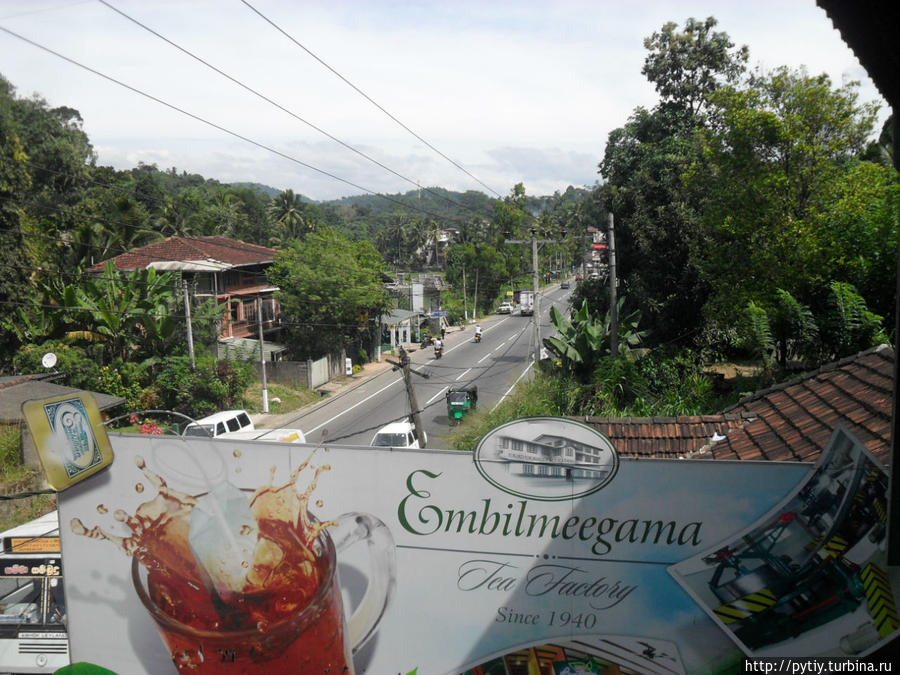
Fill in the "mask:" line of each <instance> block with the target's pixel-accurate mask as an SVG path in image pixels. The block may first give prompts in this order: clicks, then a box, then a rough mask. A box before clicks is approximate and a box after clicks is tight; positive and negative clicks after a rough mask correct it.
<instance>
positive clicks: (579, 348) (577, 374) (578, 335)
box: [543, 297, 646, 382]
mask: <svg viewBox="0 0 900 675" xmlns="http://www.w3.org/2000/svg"><path fill="white" fill-rule="evenodd" d="M624 303H625V298H624V297H622V298H620V299H619V302H618V305H617V309H618V311H619V316H620V318H619V320H618V330H619V349H620V354H621V355H623V356H625V355H627V353H628V352H629V351H631V350H632V349H634V348H636V347H637V346H639V345H640V344H641V342H642V340H643V339H644V337H646V332H645V331H640V330H638V323H639V321H640V316H641V315H640V312H639V311H635V312H632V313H631V314H629V315H627V316H621V311H622V308H623V307H624ZM550 323H551V324H553V327H554V328H556V331H557V333H558V335H555V336H553V337H548V338H544V341H543V342H544V346H545V347H546V348H547V349H548V350H549V351H550V352H551V353H552V354H553V355H554V356H555V357H556V359H557V361H558V363H559V367H560V368H561V369H562V371H563V373H564V374H566V375H570V376H572V377H574V378H576V379H578V380H579V381H580V382H588V381H590V379H591V376H592V375H593V373H594V370H595V368H596V367H597V364H598V363H599V362H600V360H601V359H603V358H604V357H606V356H609V354H610V334H611V324H612V315H611V314H610V313H607V315H606V317H605V318H604V319H603V320H597V319H595V318H594V317H592V316H591V312H590V310H589V309H588V305H587V300H585V301H584V302H582V304H581V307H580V308H579V309H578V310H576V311H573V312H572V318H571V320H570V319H568V318H567V317H566V316H565V315H564V314H563V313H562V312H560V311H559V310H558V309H556V307H551V308H550Z"/></svg>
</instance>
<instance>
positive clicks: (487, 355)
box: [478, 352, 494, 363]
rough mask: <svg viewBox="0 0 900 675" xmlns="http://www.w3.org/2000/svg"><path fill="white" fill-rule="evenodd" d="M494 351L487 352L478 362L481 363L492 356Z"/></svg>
mask: <svg viewBox="0 0 900 675" xmlns="http://www.w3.org/2000/svg"><path fill="white" fill-rule="evenodd" d="M493 353H494V352H488V353H487V354H485V355H484V356H482V357H481V358H480V359H478V363H481V362H482V361H484V360H485V359H489V358H490V357H491V354H493Z"/></svg>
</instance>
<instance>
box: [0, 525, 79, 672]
mask: <svg viewBox="0 0 900 675" xmlns="http://www.w3.org/2000/svg"><path fill="white" fill-rule="evenodd" d="M67 665H69V636H68V632H67V630H66V600H65V595H64V593H63V572H62V550H61V549H60V545H59V515H58V514H57V512H56V511H52V512H51V513H48V514H46V515H43V516H41V517H40V518H36V519H35V520H32V521H30V522H28V523H25V524H23V525H18V526H16V527H14V528H12V529H10V530H7V531H6V532H3V533H2V534H0V670H2V671H3V672H13V673H53V672H56V671H57V670H58V669H60V668H62V667H63V666H67Z"/></svg>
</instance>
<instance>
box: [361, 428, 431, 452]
mask: <svg viewBox="0 0 900 675" xmlns="http://www.w3.org/2000/svg"><path fill="white" fill-rule="evenodd" d="M422 436H423V437H424V438H423V443H422V444H421V445H420V444H419V438H418V436H417V435H416V427H415V426H414V425H413V424H412V422H391V423H390V424H387V425H385V426H383V427H381V429H379V430H378V433H376V434H375V435H374V436H373V437H372V442H371V443H369V445H370V446H371V447H373V448H420V447H424V446H425V443H427V442H428V436H427V435H426V434H425V432H424V431H423V432H422Z"/></svg>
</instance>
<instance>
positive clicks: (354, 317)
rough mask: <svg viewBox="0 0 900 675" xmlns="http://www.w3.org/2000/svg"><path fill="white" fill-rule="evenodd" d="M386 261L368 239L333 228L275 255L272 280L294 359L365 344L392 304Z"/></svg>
mask: <svg viewBox="0 0 900 675" xmlns="http://www.w3.org/2000/svg"><path fill="white" fill-rule="evenodd" d="M383 273H384V261H383V259H382V258H381V256H380V255H379V254H378V252H377V251H376V250H375V248H374V247H373V246H372V245H371V244H370V243H369V242H356V243H354V242H351V241H349V240H348V239H347V238H346V237H344V236H343V235H341V234H339V233H338V232H336V231H334V230H331V229H329V228H321V229H319V230H317V231H316V232H311V233H309V234H308V235H307V236H306V237H305V238H304V239H302V240H301V239H296V240H294V241H292V242H291V243H290V244H289V246H288V247H287V248H285V249H284V250H283V251H282V252H281V253H279V254H278V255H276V257H275V262H274V264H273V265H272V267H271V268H269V270H268V273H267V276H268V278H269V280H270V281H271V282H272V283H273V284H275V285H277V286H278V287H279V288H280V291H279V292H278V298H279V302H280V304H281V312H282V316H283V317H284V323H285V325H284V328H283V330H284V334H285V337H286V343H287V344H288V345H290V350H291V353H292V356H293V357H294V358H318V357H320V356H322V355H324V354H327V353H332V352H334V351H337V350H340V349H341V348H343V347H346V346H348V345H351V344H353V343H354V342H355V343H357V344H361V345H362V346H364V348H366V349H368V348H369V346H370V345H369V344H362V343H363V342H364V341H365V338H366V336H370V335H371V334H372V331H373V330H374V329H375V328H377V326H378V322H379V319H380V318H381V315H382V314H383V313H384V312H385V311H386V310H387V308H388V305H389V303H388V294H387V290H386V289H385V286H384V282H383V279H382V275H383Z"/></svg>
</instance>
